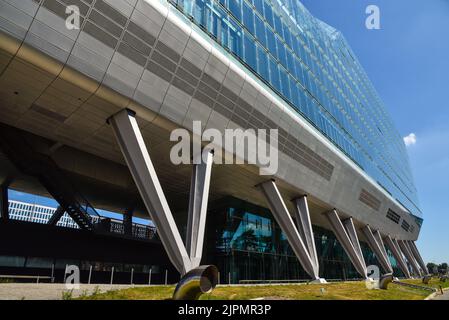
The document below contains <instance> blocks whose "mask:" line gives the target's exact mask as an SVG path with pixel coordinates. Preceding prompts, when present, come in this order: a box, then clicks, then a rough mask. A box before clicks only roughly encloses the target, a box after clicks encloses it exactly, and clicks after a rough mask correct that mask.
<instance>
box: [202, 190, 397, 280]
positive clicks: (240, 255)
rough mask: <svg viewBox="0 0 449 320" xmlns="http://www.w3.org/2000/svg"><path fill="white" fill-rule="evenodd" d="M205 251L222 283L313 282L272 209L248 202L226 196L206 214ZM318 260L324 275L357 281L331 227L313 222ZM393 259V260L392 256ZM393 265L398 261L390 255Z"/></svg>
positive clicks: (370, 257) (369, 259) (369, 258)
mask: <svg viewBox="0 0 449 320" xmlns="http://www.w3.org/2000/svg"><path fill="white" fill-rule="evenodd" d="M207 221H208V222H207V223H208V226H207V228H206V230H207V232H208V233H207V241H206V252H207V260H205V261H208V263H213V264H216V265H217V267H218V268H219V270H220V272H221V275H222V277H221V281H222V283H228V282H229V280H230V281H231V283H239V281H242V280H309V279H310V277H309V276H308V275H307V273H306V272H305V271H304V270H303V268H302V267H301V265H300V263H299V262H298V259H297V258H296V256H295V255H294V253H293V251H292V249H291V247H290V245H289V244H288V241H287V239H286V238H285V236H284V234H283V233H282V231H281V229H280V228H279V226H278V225H277V223H276V222H275V220H274V218H273V217H272V215H271V213H270V211H269V210H267V209H265V208H261V207H258V206H255V205H252V204H250V203H248V202H245V201H242V200H239V199H235V198H226V199H223V200H222V201H220V202H218V203H217V204H215V206H214V208H213V209H211V210H210V212H209V216H208V220H207ZM313 229H314V233H315V244H316V247H317V254H318V257H319V262H320V276H321V277H323V278H326V279H357V278H360V275H359V274H358V273H357V271H356V270H355V269H354V267H353V266H352V264H351V262H350V261H349V258H348V257H347V255H346V253H345V252H344V250H343V248H342V246H341V245H340V243H339V242H338V241H337V239H336V238H335V236H334V235H333V233H332V232H331V231H329V230H326V229H323V228H320V227H317V226H313ZM361 247H362V250H363V255H364V257H365V260H366V263H367V265H372V264H373V265H379V263H378V261H377V259H376V257H375V255H374V254H373V253H372V251H371V250H370V249H369V248H368V246H367V245H366V244H365V243H363V242H362V243H361ZM390 259H391V258H390ZM392 262H393V265H394V267H396V263H395V261H394V259H392Z"/></svg>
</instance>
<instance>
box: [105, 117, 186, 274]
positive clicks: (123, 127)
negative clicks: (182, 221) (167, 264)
mask: <svg viewBox="0 0 449 320" xmlns="http://www.w3.org/2000/svg"><path fill="white" fill-rule="evenodd" d="M108 122H109V123H110V124H111V126H112V129H113V131H114V134H115V137H116V139H117V142H118V144H119V146H120V149H121V151H122V153H123V156H124V158H125V161H126V163H127V165H128V168H129V170H130V172H131V175H132V177H133V179H134V182H135V183H136V186H137V189H138V190H139V193H140V195H141V197H142V200H143V202H144V203H145V206H146V208H147V210H148V212H149V214H150V216H151V219H152V220H153V222H154V224H155V226H156V228H157V231H158V235H159V237H160V239H161V242H162V244H163V246H164V248H165V250H166V251H167V254H168V257H169V259H170V261H171V262H172V263H173V265H174V266H175V268H176V269H177V270H178V271H179V272H180V273H181V274H182V275H184V274H185V273H187V272H188V271H189V270H191V261H190V257H189V255H188V253H187V250H186V248H185V246H184V244H183V241H182V238H181V235H180V233H179V230H178V228H177V226H176V223H175V220H174V218H173V215H172V212H171V210H170V208H169V206H168V203H167V199H166V198H165V195H164V192H163V190H162V187H161V184H160V182H159V178H158V177H157V174H156V170H155V169H154V166H153V163H152V161H151V158H150V155H149V153H148V150H147V147H146V145H145V142H144V140H143V137H142V133H141V132H140V130H139V126H138V124H137V121H136V118H135V113H134V112H132V111H130V110H122V111H120V112H119V113H117V114H116V115H114V116H112V117H111V118H110V119H109V120H108Z"/></svg>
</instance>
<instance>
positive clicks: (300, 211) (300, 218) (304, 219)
mask: <svg viewBox="0 0 449 320" xmlns="http://www.w3.org/2000/svg"><path fill="white" fill-rule="evenodd" d="M294 202H295V209H296V210H295V214H296V223H297V225H298V232H299V234H300V235H301V237H302V239H304V242H305V244H306V246H307V250H308V252H309V255H310V258H311V259H312V261H313V262H314V267H315V274H319V262H318V255H317V253H316V246H315V239H314V236H313V229H312V221H311V220H310V212H309V205H308V203H307V196H302V197H300V198H296V199H295V200H294Z"/></svg>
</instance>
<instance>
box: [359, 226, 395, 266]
mask: <svg viewBox="0 0 449 320" xmlns="http://www.w3.org/2000/svg"><path fill="white" fill-rule="evenodd" d="M362 232H363V234H364V235H365V238H366V240H367V241H368V245H369V246H370V248H371V250H372V251H373V252H374V254H375V255H376V257H377V260H378V261H379V263H380V265H381V266H382V269H384V271H385V272H386V273H393V268H392V267H391V264H390V261H389V260H388V257H387V256H386V255H384V253H383V251H382V249H381V248H380V246H381V245H380V244H379V243H378V242H377V240H376V238H375V237H374V234H373V232H372V231H371V228H370V226H369V225H366V226H365V227H363V228H362ZM382 246H383V243H382ZM384 250H385V248H384Z"/></svg>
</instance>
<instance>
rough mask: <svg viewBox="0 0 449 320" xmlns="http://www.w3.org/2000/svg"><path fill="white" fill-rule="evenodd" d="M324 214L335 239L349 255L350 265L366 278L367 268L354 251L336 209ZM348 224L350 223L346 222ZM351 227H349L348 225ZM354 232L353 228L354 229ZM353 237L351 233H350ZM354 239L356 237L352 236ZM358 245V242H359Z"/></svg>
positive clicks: (354, 248)
mask: <svg viewBox="0 0 449 320" xmlns="http://www.w3.org/2000/svg"><path fill="white" fill-rule="evenodd" d="M325 216H326V217H327V219H328V221H329V223H330V225H331V228H332V230H333V232H334V234H335V236H336V237H337V240H338V241H339V242H340V244H341V246H342V247H343V249H344V250H345V252H346V254H347V255H348V257H349V260H351V262H352V265H353V266H354V267H355V269H356V270H357V272H358V273H359V274H360V275H361V276H362V277H363V278H364V279H366V278H367V273H368V272H367V270H366V265H365V264H364V263H362V261H361V259H360V258H359V254H358V253H357V252H356V250H357V249H356V247H355V246H354V244H353V243H352V240H351V238H350V237H349V235H348V232H347V231H346V230H345V227H344V226H343V223H342V222H341V220H340V217H339V216H338V213H337V210H335V209H334V210H331V211H329V212H327V213H325ZM348 224H351V223H350V222H348ZM350 228H351V227H350ZM354 232H355V229H354ZM352 237H353V235H352ZM353 238H354V239H355V238H356V237H353ZM359 247H360V244H359Z"/></svg>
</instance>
